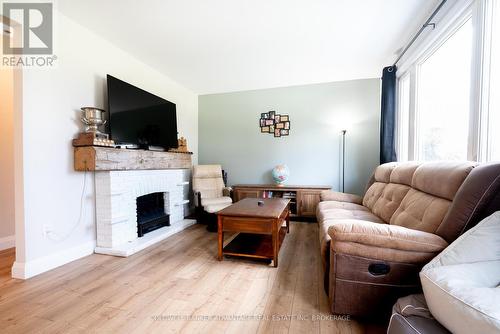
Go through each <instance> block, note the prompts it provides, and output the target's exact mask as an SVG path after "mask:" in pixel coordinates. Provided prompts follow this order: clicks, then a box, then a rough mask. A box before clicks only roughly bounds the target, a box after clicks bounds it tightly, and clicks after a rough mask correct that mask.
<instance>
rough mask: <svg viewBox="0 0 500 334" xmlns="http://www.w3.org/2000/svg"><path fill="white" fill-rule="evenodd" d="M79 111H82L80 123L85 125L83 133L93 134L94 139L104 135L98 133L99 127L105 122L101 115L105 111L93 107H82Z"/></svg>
mask: <svg viewBox="0 0 500 334" xmlns="http://www.w3.org/2000/svg"><path fill="white" fill-rule="evenodd" d="M80 109H82V117H81V118H80V119H81V121H82V123H83V124H85V125H86V127H85V132H87V133H89V132H92V133H95V134H96V137H98V136H99V135H104V133H102V132H101V131H99V127H100V126H102V125H104V124H106V122H107V121H106V120H103V119H102V113H103V112H105V110H103V109H99V108H94V107H83V108H80Z"/></svg>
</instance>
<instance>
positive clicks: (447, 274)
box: [420, 212, 500, 333]
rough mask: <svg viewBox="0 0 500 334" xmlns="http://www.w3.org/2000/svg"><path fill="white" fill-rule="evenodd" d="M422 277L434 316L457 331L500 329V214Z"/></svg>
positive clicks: (467, 236)
mask: <svg viewBox="0 0 500 334" xmlns="http://www.w3.org/2000/svg"><path fill="white" fill-rule="evenodd" d="M420 279H421V281H422V288H423V290H424V295H425V299H426V300H427V304H428V305H429V309H430V310H431V313H432V315H433V316H434V317H435V318H436V319H437V320H438V321H439V322H440V323H441V324H443V325H444V326H445V327H446V328H447V329H448V330H450V331H451V332H453V333H472V332H474V333H498V332H500V307H499V305H500V212H496V213H494V214H493V215H491V216H489V217H488V218H486V219H484V220H483V221H482V222H480V223H479V224H478V225H477V226H476V227H474V228H472V229H471V230H469V231H467V232H466V233H465V234H463V235H462V236H460V237H459V238H458V239H457V240H455V241H454V242H453V243H452V244H451V245H450V246H449V247H448V248H446V249H445V250H444V251H443V252H442V253H441V254H439V255H438V256H436V257H435V258H434V259H433V260H432V261H431V262H430V263H428V264H427V265H426V266H425V267H424V268H423V269H422V271H421V272H420Z"/></svg>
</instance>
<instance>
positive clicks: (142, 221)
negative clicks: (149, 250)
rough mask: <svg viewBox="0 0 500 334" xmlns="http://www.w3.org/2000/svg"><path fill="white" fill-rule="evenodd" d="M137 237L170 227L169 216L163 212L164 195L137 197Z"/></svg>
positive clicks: (153, 194)
mask: <svg viewBox="0 0 500 334" xmlns="http://www.w3.org/2000/svg"><path fill="white" fill-rule="evenodd" d="M136 202H137V236H138V237H142V236H143V235H144V234H146V233H149V232H152V231H154V230H157V229H159V228H162V227H164V226H170V216H169V215H168V214H167V213H166V212H165V195H164V193H151V194H147V195H144V196H140V197H137V201H136Z"/></svg>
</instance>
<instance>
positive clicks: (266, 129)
mask: <svg viewBox="0 0 500 334" xmlns="http://www.w3.org/2000/svg"><path fill="white" fill-rule="evenodd" d="M273 131H274V130H273ZM260 132H262V133H269V127H268V126H263V127H261V128H260Z"/></svg>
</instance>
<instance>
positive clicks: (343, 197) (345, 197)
mask: <svg viewBox="0 0 500 334" xmlns="http://www.w3.org/2000/svg"><path fill="white" fill-rule="evenodd" d="M320 197H321V201H322V202H323V201H337V202H348V203H355V204H360V205H361V204H362V203H363V198H361V197H360V196H358V195H353V194H346V193H339V192H337V191H332V190H323V191H322V192H321V195H320Z"/></svg>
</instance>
